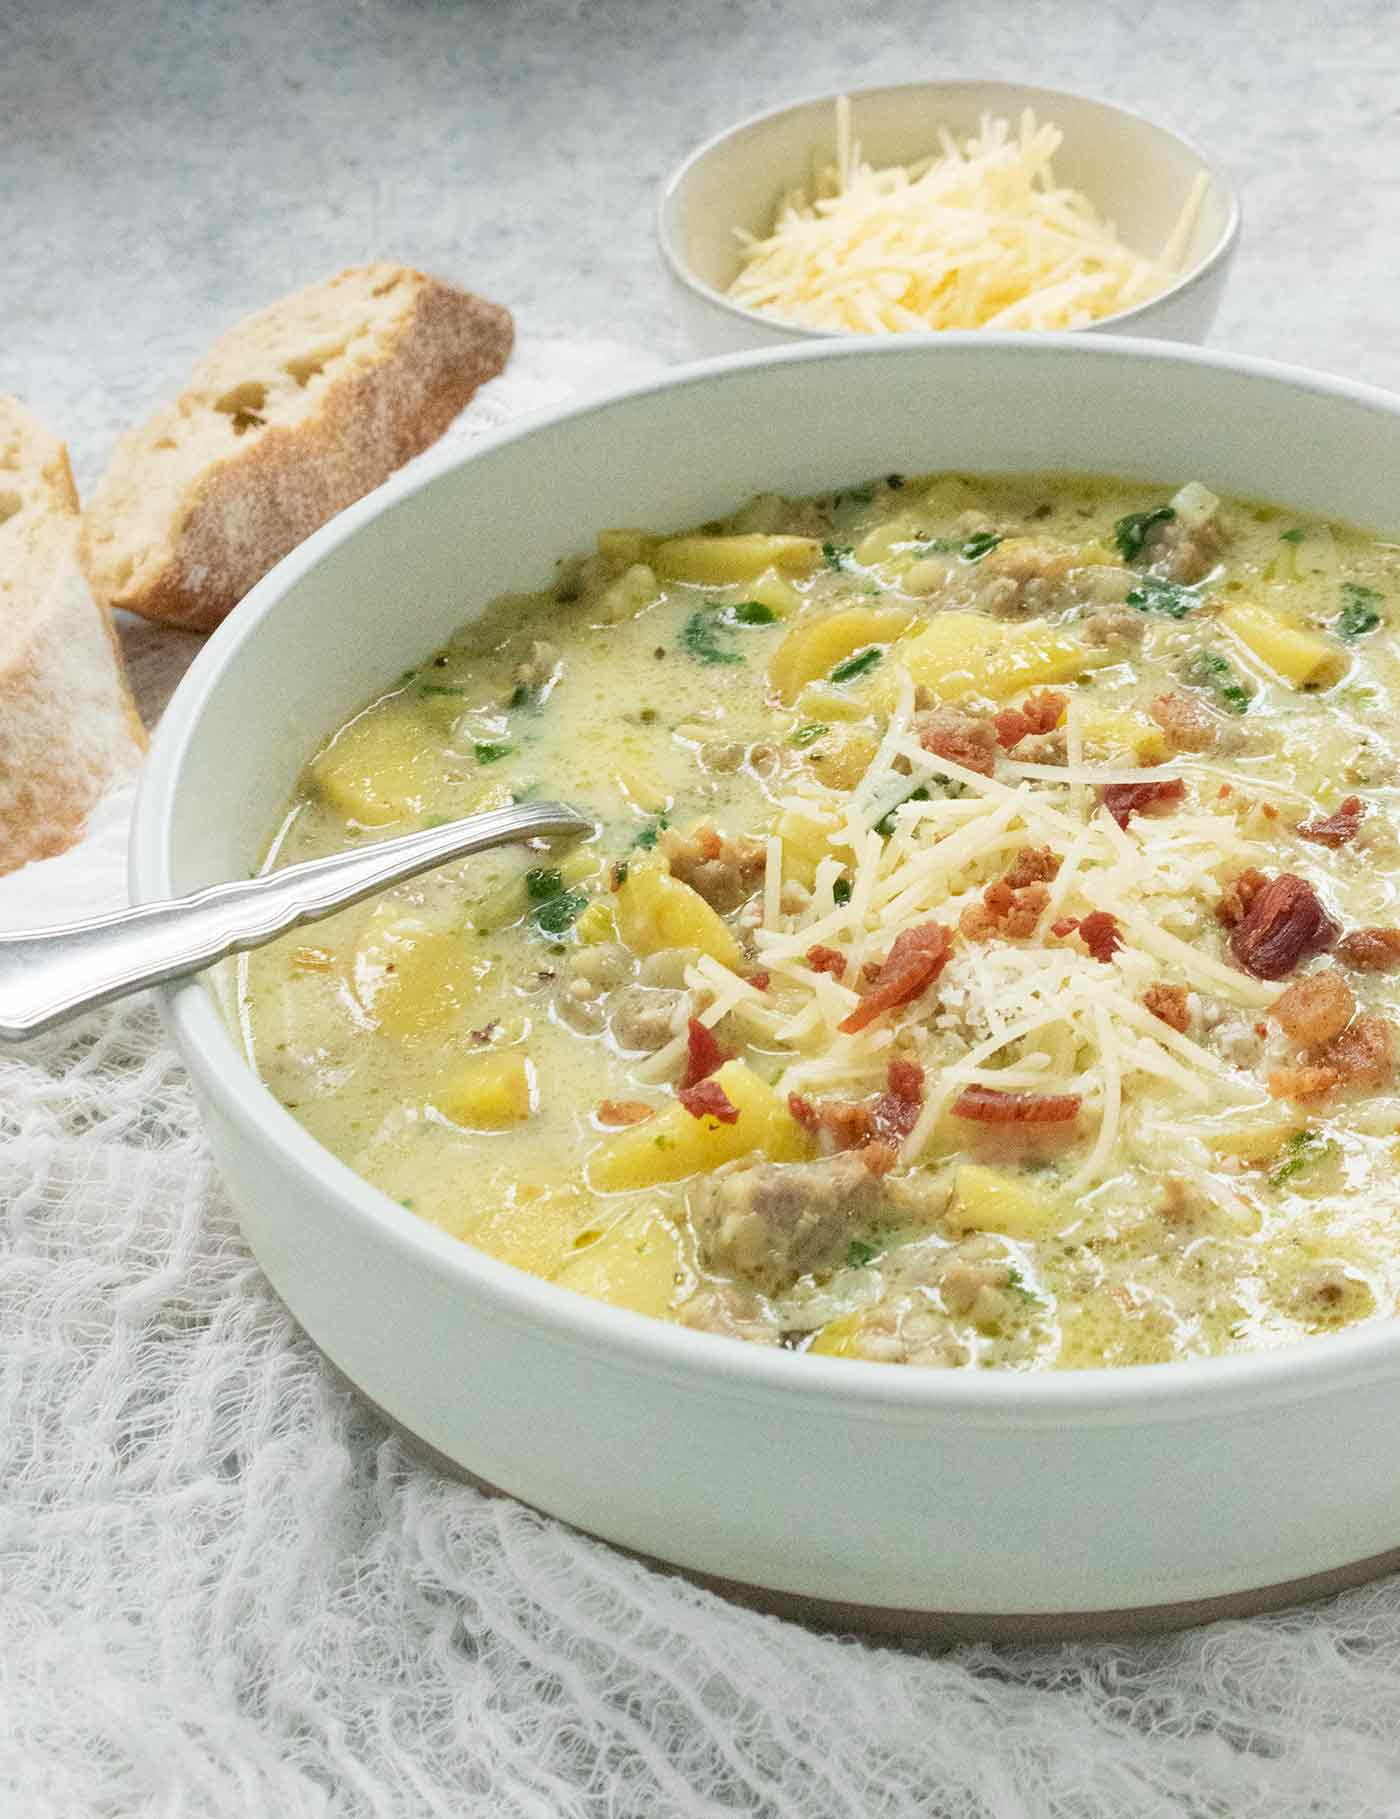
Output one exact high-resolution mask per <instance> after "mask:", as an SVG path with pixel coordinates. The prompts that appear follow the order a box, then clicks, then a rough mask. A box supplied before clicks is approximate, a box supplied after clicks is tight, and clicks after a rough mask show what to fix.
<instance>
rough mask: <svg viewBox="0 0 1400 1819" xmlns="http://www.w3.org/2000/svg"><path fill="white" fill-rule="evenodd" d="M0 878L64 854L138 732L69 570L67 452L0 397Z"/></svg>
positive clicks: (132, 758) (112, 639) (82, 583)
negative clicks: (4, 504)
mask: <svg viewBox="0 0 1400 1819" xmlns="http://www.w3.org/2000/svg"><path fill="white" fill-rule="evenodd" d="M0 494H4V495H6V497H7V498H8V499H9V500H10V502H11V503H13V502H15V501H18V506H17V509H14V510H12V511H10V512H9V513H8V515H7V516H6V518H5V522H4V523H3V524H0V872H11V871H14V870H15V869H16V868H17V867H18V866H21V865H24V864H26V863H28V861H30V860H31V859H46V858H49V857H51V856H52V855H53V854H55V853H60V852H63V851H64V850H65V849H66V848H67V847H69V846H71V845H73V843H74V841H76V840H77V839H78V838H79V837H80V836H81V834H82V831H83V829H84V827H85V826H86V824H87V819H88V815H89V813H90V812H91V810H92V808H93V806H94V804H95V803H96V802H97V800H98V798H99V797H100V796H101V795H102V794H103V792H104V791H105V790H106V788H107V787H108V785H109V784H110V783H112V782H114V781H115V780H117V779H118V778H120V777H122V776H126V775H130V774H132V773H134V770H135V767H136V764H137V762H138V760H139V757H140V753H141V752H142V751H143V750H144V748H145V744H146V734H145V728H144V727H143V726H142V724H141V719H140V716H139V714H138V713H137V711H136V705H135V703H134V702H133V700H132V698H131V693H130V690H129V689H128V687H127V684H126V677H125V672H124V670H123V666H122V659H121V652H120V649H119V647H118V645H117V639H116V633H115V630H114V628H113V625H112V621H111V617H110V615H109V614H108V613H107V612H106V611H104V609H103V608H102V607H101V606H99V605H98V604H97V602H96V601H95V600H94V599H93V597H92V594H91V592H90V590H89V588H88V585H87V582H86V579H85V578H84V576H83V572H82V568H81V566H80V564H79V561H78V498H77V492H76V490H75V488H74V486H73V475H72V470H71V468H70V467H69V464H68V451H67V450H66V449H65V448H64V446H63V444H62V443H61V442H60V441H59V440H58V439H57V438H56V437H54V436H51V435H50V434H49V433H48V432H47V431H46V430H44V429H43V428H42V427H41V426H40V424H39V423H38V422H37V421H36V420H35V419H34V418H33V417H32V416H31V415H30V414H29V412H28V411H26V410H25V409H24V408H23V406H21V405H19V404H18V403H16V402H15V401H14V400H13V399H9V398H3V397H0Z"/></svg>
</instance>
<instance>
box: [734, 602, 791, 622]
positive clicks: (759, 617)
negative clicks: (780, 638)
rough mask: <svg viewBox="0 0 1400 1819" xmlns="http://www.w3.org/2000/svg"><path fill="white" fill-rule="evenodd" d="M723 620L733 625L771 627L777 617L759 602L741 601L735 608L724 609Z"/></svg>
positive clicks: (769, 607) (771, 610)
mask: <svg viewBox="0 0 1400 1819" xmlns="http://www.w3.org/2000/svg"><path fill="white" fill-rule="evenodd" d="M723 616H724V619H725V621H726V622H727V623H731V624H734V625H773V624H774V623H775V622H776V621H777V617H778V615H777V614H776V613H775V612H774V611H773V609H772V607H771V606H765V605H764V604H763V602H762V601H761V600H741V601H739V603H738V604H737V606H727V607H725V609H724V615H723Z"/></svg>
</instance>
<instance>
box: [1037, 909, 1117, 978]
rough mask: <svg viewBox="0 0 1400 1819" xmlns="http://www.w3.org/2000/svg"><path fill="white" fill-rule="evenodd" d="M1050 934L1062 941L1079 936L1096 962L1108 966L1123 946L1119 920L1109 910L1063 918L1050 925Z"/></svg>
mask: <svg viewBox="0 0 1400 1819" xmlns="http://www.w3.org/2000/svg"><path fill="white" fill-rule="evenodd" d="M1050 933H1051V934H1052V935H1055V936H1056V937H1058V939H1060V940H1061V941H1064V940H1067V939H1068V938H1069V936H1071V935H1078V936H1079V939H1080V940H1081V941H1082V942H1083V943H1084V945H1085V947H1086V948H1087V949H1088V951H1089V953H1090V954H1091V955H1092V957H1093V958H1094V959H1095V960H1098V961H1100V962H1102V964H1103V965H1104V966H1107V965H1108V963H1109V961H1110V960H1111V959H1112V958H1113V956H1114V955H1115V954H1116V953H1117V952H1118V950H1119V948H1120V947H1122V945H1123V940H1122V937H1121V936H1120V935H1119V933H1118V918H1117V917H1116V916H1110V915H1109V913H1108V911H1107V910H1094V911H1093V912H1092V913H1091V914H1090V915H1087V916H1061V917H1060V919H1059V920H1058V922H1052V923H1051V924H1050Z"/></svg>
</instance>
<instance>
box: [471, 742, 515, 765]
mask: <svg viewBox="0 0 1400 1819" xmlns="http://www.w3.org/2000/svg"><path fill="white" fill-rule="evenodd" d="M472 750H473V751H474V752H475V753H476V761H477V763H478V764H498V763H499V762H500V760H501V759H502V758H509V756H510V754H511V747H510V746H508V745H491V744H487V743H484V742H479V743H477V744H476V745H474V746H473V747H472Z"/></svg>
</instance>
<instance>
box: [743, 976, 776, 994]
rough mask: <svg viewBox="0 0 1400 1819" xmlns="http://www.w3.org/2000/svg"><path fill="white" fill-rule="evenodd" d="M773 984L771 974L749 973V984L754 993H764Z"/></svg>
mask: <svg viewBox="0 0 1400 1819" xmlns="http://www.w3.org/2000/svg"><path fill="white" fill-rule="evenodd" d="M772 983H773V975H772V973H750V974H749V984H750V985H751V986H752V987H753V989H754V990H755V991H756V992H766V991H767V990H768V987H769V986H770V985H771V984H772Z"/></svg>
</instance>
